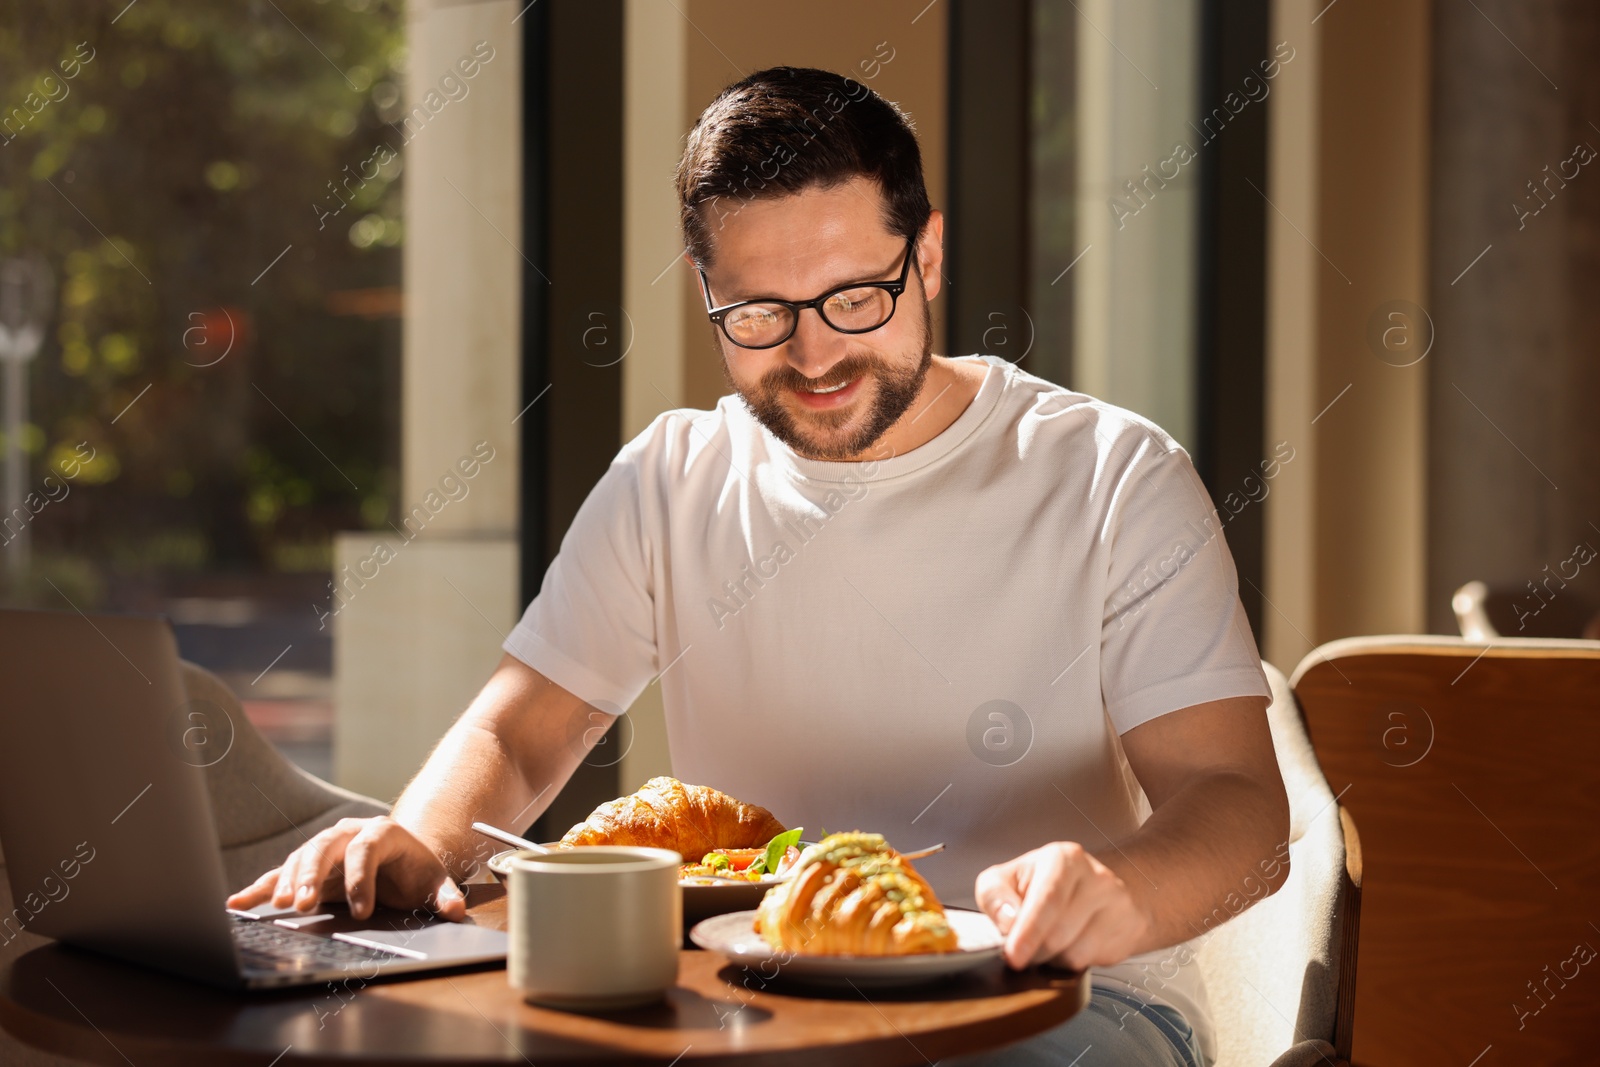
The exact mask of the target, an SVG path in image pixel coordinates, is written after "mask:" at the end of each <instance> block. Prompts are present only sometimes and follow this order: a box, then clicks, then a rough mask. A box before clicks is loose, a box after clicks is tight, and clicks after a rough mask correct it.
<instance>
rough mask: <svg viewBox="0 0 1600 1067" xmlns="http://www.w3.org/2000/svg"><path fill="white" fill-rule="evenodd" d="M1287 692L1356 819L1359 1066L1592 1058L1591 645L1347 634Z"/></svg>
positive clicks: (1598, 996) (1595, 876)
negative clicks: (1359, 855)
mask: <svg viewBox="0 0 1600 1067" xmlns="http://www.w3.org/2000/svg"><path fill="white" fill-rule="evenodd" d="M1293 687H1294V692H1295V696H1296V697H1297V698H1298V700H1299V702H1300V706H1301V708H1302V709H1303V710H1304V712H1305V716H1306V720H1307V725H1308V728H1309V731H1310V734H1311V740H1312V742H1313V743H1314V745H1315V747H1316V754H1317V758H1318V760H1319V762H1320V763H1321V765H1322V768H1323V770H1324V772H1325V773H1326V774H1327V776H1328V780H1329V782H1330V783H1332V785H1333V786H1334V788H1335V789H1336V790H1339V792H1340V796H1341V798H1342V803H1344V804H1345V805H1346V806H1347V807H1348V808H1349V809H1350V811H1351V812H1352V813H1353V814H1354V816H1355V817H1356V819H1357V820H1358V821H1359V822H1360V824H1361V842H1362V852H1363V858H1364V863H1365V867H1366V873H1367V879H1366V886H1365V887H1364V890H1363V893H1362V916H1361V922H1362V939H1361V940H1362V944H1361V958H1360V967H1359V973H1358V975H1357V981H1356V1003H1355V1017H1356V1021H1357V1023H1358V1024H1359V1025H1358V1028H1357V1030H1356V1039H1355V1048H1354V1052H1355V1059H1356V1060H1357V1061H1361V1062H1367V1063H1373V1064H1384V1065H1390V1064H1395V1065H1403V1064H1437V1063H1457V1064H1463V1065H1465V1064H1469V1063H1473V1062H1475V1061H1476V1059H1477V1058H1478V1057H1480V1056H1482V1055H1483V1054H1484V1052H1485V1050H1486V1049H1488V1048H1489V1047H1490V1046H1493V1050H1494V1051H1493V1062H1495V1063H1578V1062H1592V1061H1593V1054H1592V1053H1585V1054H1583V1055H1581V1056H1580V1055H1579V1054H1578V1052H1577V1051H1576V1050H1579V1049H1588V1048H1590V1047H1591V1046H1592V1044H1593V1042H1594V1028H1595V1023H1596V1021H1597V1014H1600V1013H1597V1010H1596V1007H1595V1005H1596V1003H1597V1002H1600V973H1592V974H1584V973H1580V972H1581V971H1584V970H1588V971H1595V972H1600V963H1597V964H1595V965H1594V966H1588V964H1589V963H1590V962H1591V961H1593V960H1594V958H1595V950H1596V948H1600V928H1597V927H1596V926H1595V925H1593V924H1594V923H1596V922H1600V833H1597V829H1600V789H1597V788H1596V785H1595V783H1596V767H1595V763H1596V759H1597V757H1600V642H1592V641H1556V640H1549V641H1530V640H1523V641H1517V640H1512V639H1509V638H1506V639H1497V640H1496V641H1495V642H1494V643H1493V644H1492V645H1484V644H1469V643H1467V642H1464V641H1462V640H1460V639H1457V638H1446V637H1376V638H1350V639H1346V640H1342V641H1335V642H1332V643H1331V644H1327V645H1323V646H1322V647H1321V648H1318V649H1316V650H1315V651H1313V652H1312V653H1311V654H1310V655H1308V656H1307V657H1306V658H1305V660H1303V661H1302V662H1301V664H1300V666H1299V667H1298V668H1297V669H1296V671H1295V673H1294V677H1293ZM1575 1057H1576V1058H1575ZM1485 1062H1486V1063H1487V1062H1488V1061H1485Z"/></svg>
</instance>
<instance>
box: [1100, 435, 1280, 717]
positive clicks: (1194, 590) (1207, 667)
mask: <svg viewBox="0 0 1600 1067" xmlns="http://www.w3.org/2000/svg"><path fill="white" fill-rule="evenodd" d="M1101 537H1102V539H1103V540H1104V541H1105V542H1106V547H1107V548H1108V549H1109V552H1108V558H1109V561H1110V566H1109V572H1108V575H1107V584H1106V600H1105V611H1104V615H1103V617H1102V620H1101V631H1100V633H1101V640H1100V664H1101V666H1100V686H1101V693H1102V696H1103V698H1104V700H1105V707H1106V713H1107V715H1108V716H1110V719H1111V722H1112V725H1113V726H1115V727H1116V730H1117V732H1118V733H1119V734H1121V733H1126V732H1127V731H1129V730H1131V729H1133V728H1134V727H1135V726H1139V725H1140V724H1142V723H1145V722H1149V721H1150V720H1151V719H1154V718H1156V717H1158V716H1161V715H1165V714H1166V713H1168V712H1171V711H1177V710H1179V709H1180V708H1187V707H1191V706H1193V705H1195V704H1203V703H1205V702H1207V701H1211V700H1221V699H1223V698H1225V697H1236V696H1265V697H1269V698H1270V696H1271V693H1272V691H1271V689H1270V687H1269V686H1268V685H1267V678H1266V675H1265V674H1264V673H1263V672H1262V670H1261V658H1260V655H1259V653H1258V652H1257V651H1256V643H1255V638H1254V636H1253V635H1252V634H1251V632H1250V622H1249V620H1248V619H1247V618H1246V616H1245V613H1244V605H1243V604H1241V603H1240V601H1239V579H1238V575H1237V572H1236V571H1235V570H1234V565H1233V556H1232V555H1231V554H1230V553H1229V551H1228V545H1227V541H1226V539H1225V538H1224V537H1223V533H1222V520H1221V519H1220V518H1219V515H1218V513H1217V512H1216V509H1214V508H1213V506H1212V503H1211V498H1210V495H1209V494H1208V493H1207V492H1206V488H1205V485H1204V484H1203V483H1202V482H1201V481H1200V477H1199V475H1198V474H1196V473H1195V470H1194V464H1193V463H1192V462H1190V459H1189V456H1188V453H1186V452H1184V450H1183V449H1182V448H1179V447H1177V446H1174V445H1172V444H1171V443H1170V442H1165V443H1164V442H1163V441H1162V440H1161V439H1159V438H1156V437H1149V438H1146V439H1145V441H1144V442H1142V443H1141V444H1140V445H1139V447H1138V448H1137V449H1136V451H1135V455H1134V457H1133V459H1132V460H1131V461H1130V462H1129V463H1128V464H1127V465H1126V466H1125V467H1124V468H1123V471H1122V474H1121V477H1120V478H1119V479H1117V484H1116V489H1115V493H1114V497H1113V500H1112V503H1111V506H1110V508H1109V510H1108V513H1107V518H1106V522H1105V526H1104V527H1103V528H1102V531H1101Z"/></svg>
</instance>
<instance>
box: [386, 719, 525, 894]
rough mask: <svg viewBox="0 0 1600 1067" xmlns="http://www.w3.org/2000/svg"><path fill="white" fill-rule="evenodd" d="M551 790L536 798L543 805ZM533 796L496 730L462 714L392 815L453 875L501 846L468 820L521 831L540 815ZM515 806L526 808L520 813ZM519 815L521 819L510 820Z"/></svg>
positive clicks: (466, 871)
mask: <svg viewBox="0 0 1600 1067" xmlns="http://www.w3.org/2000/svg"><path fill="white" fill-rule="evenodd" d="M552 795H553V794H552V793H551V792H550V791H546V792H545V794H544V795H543V796H541V797H538V804H539V805H547V804H548V803H549V800H550V797H551V796H552ZM534 799H535V794H534V791H533V790H532V789H531V788H530V786H529V783H528V782H527V781H526V780H525V779H524V777H523V774H522V772H521V771H520V770H519V769H518V768H517V766H516V763H515V761H513V760H512V759H511V757H510V755H509V754H508V753H507V752H506V751H505V749H504V747H503V746H502V744H501V742H500V741H499V739H498V738H497V737H496V736H495V735H494V733H493V732H492V731H490V730H488V729H485V728H483V727H482V726H480V725H478V724H476V723H474V722H470V721H468V720H467V719H466V718H465V717H463V719H462V720H461V721H460V722H457V723H456V724H455V725H454V726H452V727H451V728H450V730H449V732H448V733H446V734H445V736H444V737H443V738H442V739H441V740H440V742H439V744H438V745H437V746H435V748H434V750H433V752H432V754H431V755H429V757H428V761H427V762H426V763H425V764H423V767H422V770H421V771H419V772H418V773H417V776H416V777H415V778H413V779H412V780H411V783H410V784H409V785H407V786H406V788H405V792H403V793H401V794H400V799H399V800H397V801H395V805H394V812H393V816H394V819H395V821H396V822H398V823H400V824H401V825H402V826H404V827H405V828H406V829H408V830H410V831H411V832H412V833H413V834H415V835H416V836H417V838H418V839H420V840H421V841H422V842H423V843H424V844H426V845H427V846H428V847H429V848H431V849H432V850H433V851H434V853H435V854H436V855H438V856H439V858H440V860H441V861H443V863H444V865H445V869H446V870H448V871H449V872H450V874H451V876H452V877H457V878H460V877H466V876H469V875H470V874H471V873H472V871H473V869H474V868H475V867H476V866H479V865H481V864H482V863H483V862H484V861H485V860H487V859H488V858H489V857H490V856H492V855H494V853H495V852H497V851H499V850H500V848H501V846H499V845H497V844H495V843H494V842H492V841H490V840H489V839H488V838H486V837H484V836H483V835H481V834H478V833H476V832H474V831H473V830H472V823H473V822H474V821H476V820H480V819H481V820H482V821H484V822H487V823H490V824H492V825H495V826H499V827H501V828H503V829H507V830H510V831H511V832H512V833H521V832H522V830H523V827H525V826H526V825H527V824H528V823H529V822H531V821H532V820H533V819H534V818H536V817H537V816H538V813H539V812H538V811H536V810H535V805H534V804H533V803H531V802H532V801H534ZM539 810H541V811H542V810H543V809H542V807H540V808H539ZM519 811H520V812H523V813H524V814H522V815H521V816H518V815H517V813H518V812H519ZM517 819H520V820H521V821H520V824H519V825H516V826H513V825H511V823H512V822H513V821H514V820H517Z"/></svg>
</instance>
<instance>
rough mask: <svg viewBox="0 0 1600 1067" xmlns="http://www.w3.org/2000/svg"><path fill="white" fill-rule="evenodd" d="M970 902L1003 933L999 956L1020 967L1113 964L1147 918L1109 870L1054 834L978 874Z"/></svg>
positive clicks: (1130, 949)
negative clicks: (1048, 841) (1002, 951)
mask: <svg viewBox="0 0 1600 1067" xmlns="http://www.w3.org/2000/svg"><path fill="white" fill-rule="evenodd" d="M976 895H977V901H978V907H980V908H982V909H983V911H984V912H985V913H986V914H987V915H988V916H989V918H991V919H993V920H994V924H995V925H996V926H998V927H999V928H1000V932H1001V933H1002V934H1004V935H1005V938H1006V944H1005V960H1006V963H1007V964H1009V965H1010V966H1012V967H1014V968H1016V969H1018V970H1021V969H1022V968H1024V967H1030V966H1032V965H1033V964H1036V963H1053V964H1055V965H1057V966H1060V967H1068V968H1071V969H1072V970H1075V971H1076V970H1082V969H1084V968H1085V967H1094V966H1107V965H1110V964H1113V963H1120V962H1122V961H1123V960H1125V959H1127V958H1128V957H1129V956H1130V955H1133V954H1134V952H1135V951H1137V948H1138V945H1139V944H1140V942H1141V941H1143V940H1144V938H1145V936H1146V935H1147V934H1148V932H1149V930H1150V925H1151V920H1150V917H1149V916H1148V915H1147V914H1146V913H1145V911H1144V909H1143V908H1142V907H1141V906H1140V905H1139V903H1138V902H1137V901H1136V900H1135V899H1134V896H1133V894H1132V893H1130V892H1129V890H1128V887H1127V885H1126V884H1125V883H1124V882H1123V880H1122V879H1121V878H1120V877H1119V876H1118V875H1117V873H1116V872H1115V871H1113V870H1111V868H1109V867H1107V866H1106V865H1105V864H1103V863H1101V862H1100V861H1099V860H1097V859H1095V858H1094V857H1093V856H1091V855H1090V854H1089V853H1088V852H1087V851H1085V850H1084V848H1083V846H1081V845H1078V844H1076V843H1074V842H1071V841H1056V842H1052V843H1051V844H1048V845H1045V846H1043V847H1041V848H1036V849H1034V850H1033V851H1032V852H1025V853H1023V854H1022V855H1021V856H1018V857H1017V858H1016V859H1014V860H1009V861H1007V862H1005V863H1000V864H996V865H995V866H993V867H990V868H988V869H987V870H985V871H984V872H983V873H982V874H980V875H978V883H977V892H976Z"/></svg>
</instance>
